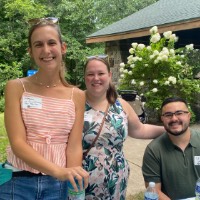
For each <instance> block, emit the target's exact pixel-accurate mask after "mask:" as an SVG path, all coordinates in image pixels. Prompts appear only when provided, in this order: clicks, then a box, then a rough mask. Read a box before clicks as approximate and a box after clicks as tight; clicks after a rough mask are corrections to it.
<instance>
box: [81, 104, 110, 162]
mask: <svg viewBox="0 0 200 200" xmlns="http://www.w3.org/2000/svg"><path fill="white" fill-rule="evenodd" d="M109 105H110V104H108V106H107V108H106V112H105V113H104V117H103V119H102V122H101V126H100V127H99V131H98V133H97V135H96V137H95V139H94V141H93V142H92V144H91V145H90V147H89V148H88V149H87V151H85V152H84V153H83V158H85V157H86V156H87V154H88V152H89V151H90V150H91V148H92V147H93V146H94V144H95V142H96V141H97V139H98V137H99V135H100V133H101V130H102V128H103V124H104V122H105V119H106V116H107V113H108V108H109Z"/></svg>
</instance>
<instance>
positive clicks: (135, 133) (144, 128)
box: [120, 99, 165, 139]
mask: <svg viewBox="0 0 200 200" xmlns="http://www.w3.org/2000/svg"><path fill="white" fill-rule="evenodd" d="M120 102H121V104H122V106H123V109H124V111H125V112H126V114H127V116H128V135H129V136H130V137H133V138H137V139H153V138H156V137H158V136H159V135H161V134H162V133H164V132H165V129H164V127H163V126H156V125H151V124H143V123H141V122H140V120H139V118H138V116H137V114H136V113H135V111H134V110H133V108H132V107H131V106H130V105H129V103H128V102H126V101H125V100H123V99H120Z"/></svg>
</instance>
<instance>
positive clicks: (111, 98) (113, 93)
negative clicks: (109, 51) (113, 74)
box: [84, 56, 118, 104]
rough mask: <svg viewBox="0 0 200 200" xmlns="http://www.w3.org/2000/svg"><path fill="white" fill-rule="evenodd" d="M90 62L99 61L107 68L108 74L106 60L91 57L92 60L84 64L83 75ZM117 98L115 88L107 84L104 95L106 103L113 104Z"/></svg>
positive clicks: (108, 68)
mask: <svg viewBox="0 0 200 200" xmlns="http://www.w3.org/2000/svg"><path fill="white" fill-rule="evenodd" d="M92 60H99V61H101V62H102V63H104V64H105V65H106V67H107V70H108V72H109V73H110V64H109V60H108V58H100V57H98V56H96V57H95V56H94V57H92V58H89V59H87V61H86V64H85V67H84V74H85V71H86V68H87V65H88V63H89V62H90V61H92ZM117 97H118V94H117V91H116V89H115V86H114V84H113V83H110V84H109V88H108V90H107V94H106V98H107V100H108V102H109V103H110V104H114V103H115V101H116V99H117Z"/></svg>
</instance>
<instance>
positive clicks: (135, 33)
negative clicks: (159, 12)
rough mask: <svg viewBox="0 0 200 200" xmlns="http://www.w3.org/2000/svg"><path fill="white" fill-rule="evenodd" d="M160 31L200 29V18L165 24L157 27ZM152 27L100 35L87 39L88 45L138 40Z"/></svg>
mask: <svg viewBox="0 0 200 200" xmlns="http://www.w3.org/2000/svg"><path fill="white" fill-rule="evenodd" d="M157 26H158V29H159V33H163V32H165V31H173V32H174V31H181V30H189V29H195V28H199V27H200V18H198V19H191V20H186V21H179V22H176V23H170V24H163V25H157ZM150 28H152V27H147V28H142V29H139V30H132V31H128V32H122V33H117V34H111V35H100V36H95V37H88V38H86V43H87V44H89V43H100V42H109V41H118V40H124V39H129V38H138V37H143V36H148V35H149V34H150V33H149V29H150Z"/></svg>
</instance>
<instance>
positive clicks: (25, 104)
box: [22, 97, 42, 109]
mask: <svg viewBox="0 0 200 200" xmlns="http://www.w3.org/2000/svg"><path fill="white" fill-rule="evenodd" d="M22 108H38V109H41V108H42V99H41V98H39V97H23V100H22Z"/></svg>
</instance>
